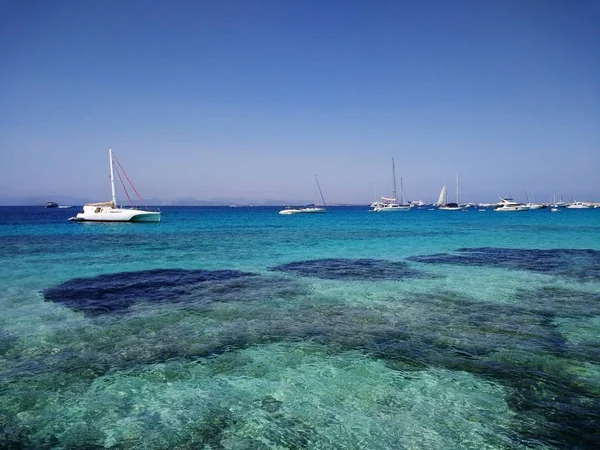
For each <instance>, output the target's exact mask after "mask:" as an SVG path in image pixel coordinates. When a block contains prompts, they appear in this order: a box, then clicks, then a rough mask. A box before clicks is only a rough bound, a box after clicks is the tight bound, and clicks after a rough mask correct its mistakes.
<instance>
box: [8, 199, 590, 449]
mask: <svg viewBox="0 0 600 450" xmlns="http://www.w3.org/2000/svg"><path fill="white" fill-rule="evenodd" d="M77 211H78V209H77V208H72V209H45V208H43V207H0V267H2V269H1V270H0V392H1V396H0V448H6V447H13V448H57V449H58V448H65V449H69V448H119V449H121V448H122V449H129V448H134V449H177V448H180V449H187V448H207V449H304V448H306V449H404V448H406V449H452V448H471V449H513V448H514V449H516V448H549V449H554V448H598V445H599V442H600V434H599V430H600V209H596V210H563V211H561V212H559V213H550V212H549V211H548V210H540V211H529V212H526V213H513V214H506V213H505V214H500V213H495V212H493V211H487V212H479V211H477V210H476V209H474V210H470V211H468V212H450V211H429V210H427V209H421V210H414V211H410V212H408V213H389V214H373V213H368V212H367V208H366V207H338V208H330V209H329V210H328V211H327V213H326V214H315V215H296V216H281V215H278V214H277V212H278V208H269V207H264V208H263V207H256V208H249V207H248V208H241V207H238V208H229V207H223V208H217V207H215V208H201V207H197V208H194V207H190V208H184V207H166V208H163V221H162V222H161V223H159V224H100V223H98V224H92V223H72V222H67V220H66V219H67V218H68V217H70V216H73V215H75V214H76V212H77Z"/></svg>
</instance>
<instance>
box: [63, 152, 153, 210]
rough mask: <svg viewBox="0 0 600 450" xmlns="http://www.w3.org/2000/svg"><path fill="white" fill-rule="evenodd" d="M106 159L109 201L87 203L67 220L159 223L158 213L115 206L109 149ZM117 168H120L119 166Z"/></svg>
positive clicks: (111, 158)
mask: <svg viewBox="0 0 600 450" xmlns="http://www.w3.org/2000/svg"><path fill="white" fill-rule="evenodd" d="M108 159H109V163H110V187H111V191H112V199H111V201H110V202H101V203H87V204H85V205H83V211H82V212H80V213H79V214H77V216H75V217H71V218H70V219H69V220H72V221H75V222H160V215H161V213H160V212H157V211H144V210H141V209H137V208H120V207H119V206H117V196H116V193H115V177H114V163H113V154H112V150H111V149H110V148H109V149H108ZM117 163H118V161H117ZM119 167H121V165H120V164H119ZM121 172H123V174H124V175H125V177H126V178H127V180H128V181H129V177H127V174H125V172H124V171H123V168H122V167H121ZM117 173H118V172H117ZM119 177H120V175H119ZM129 183H130V184H131V181H129ZM131 187H132V188H133V185H131ZM133 190H134V191H135V192H136V194H137V191H136V190H135V188H133ZM128 196H129V195H128ZM138 197H139V194H138ZM140 200H141V198H140Z"/></svg>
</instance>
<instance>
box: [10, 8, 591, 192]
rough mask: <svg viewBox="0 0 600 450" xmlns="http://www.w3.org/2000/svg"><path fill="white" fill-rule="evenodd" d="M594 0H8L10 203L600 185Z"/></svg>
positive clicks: (573, 188)
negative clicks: (114, 179)
mask: <svg viewBox="0 0 600 450" xmlns="http://www.w3.org/2000/svg"><path fill="white" fill-rule="evenodd" d="M599 24H600V1H598V0H497V1H492V0H489V1H482V0H466V1H461V0H456V1H451V0H424V1H421V0H419V1H415V0H411V1H401V0H392V1H366V0H365V1H357V2H354V1H348V0H339V1H326V0H322V1H280V0H273V1H260V0H258V1H247V0H243V1H242V0H240V1H227V0H224V1H200V0H197V1H150V0H147V1H111V0H108V1H106V0H104V1H93V0H90V1H79V0H77V1H67V0H61V1H49V0H46V1H28V0H11V1H6V0H1V1H0V202H1V201H2V198H9V197H24V196H31V195H41V196H47V197H48V200H51V199H52V198H51V196H59V195H68V196H73V197H79V198H83V199H87V200H90V201H100V200H104V199H107V198H109V193H110V191H109V188H108V182H107V173H108V167H107V166H108V163H107V148H108V147H109V146H112V148H113V150H114V152H115V153H116V155H118V156H119V159H120V161H121V163H122V164H123V165H124V167H125V168H126V170H127V171H128V174H129V176H130V177H131V178H132V179H133V181H134V182H135V184H136V187H137V188H138V190H139V191H140V192H141V193H142V195H143V196H145V197H156V198H164V199H176V198H180V197H187V196H190V197H195V198H198V199H205V200H209V199H219V198H223V199H225V198H245V199H248V200H251V201H261V200H266V199H285V200H297V201H310V200H311V199H312V198H313V191H314V182H313V176H314V174H317V175H318V176H319V180H320V182H321V186H322V188H323V193H324V194H325V198H326V200H328V201H330V202H370V201H372V200H373V197H374V194H375V191H377V195H390V194H391V184H392V183H391V178H392V176H391V158H392V157H395V158H396V166H397V167H396V172H397V175H398V179H399V178H400V176H402V177H403V180H404V187H405V192H406V194H407V196H408V198H410V199H423V200H425V201H434V200H435V199H436V198H437V196H438V193H439V190H440V188H441V186H442V185H443V184H444V182H448V184H449V192H450V193H453V192H454V179H455V174H456V173H457V172H459V173H460V178H461V197H462V199H463V200H465V201H468V200H473V201H486V200H490V201H492V200H495V199H496V195H497V194H501V195H508V194H509V193H510V194H512V195H513V196H514V197H516V198H518V199H523V198H524V190H527V191H528V192H529V193H530V195H533V196H535V197H536V199H538V200H550V199H551V197H552V195H553V194H561V193H562V194H563V196H564V197H565V198H571V197H575V198H576V199H582V200H596V201H598V200H600V176H599V172H600V25H599ZM451 197H452V195H451Z"/></svg>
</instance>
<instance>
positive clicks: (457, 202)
mask: <svg viewBox="0 0 600 450" xmlns="http://www.w3.org/2000/svg"><path fill="white" fill-rule="evenodd" d="M456 204H457V205H460V201H459V198H458V174H456Z"/></svg>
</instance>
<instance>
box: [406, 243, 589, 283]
mask: <svg viewBox="0 0 600 450" xmlns="http://www.w3.org/2000/svg"><path fill="white" fill-rule="evenodd" d="M408 260H409V261H413V262H420V263H427V264H458V265H464V266H480V267H499V268H504V269H512V270H528V271H531V272H537V273H544V274H548V275H559V276H566V277H571V278H577V279H580V280H600V251H598V250H591V249H561V248H559V249H546V250H540V249H522V248H497V247H479V248H459V249H458V250H457V251H456V252H455V253H439V254H435V255H422V256H412V257H409V258H408Z"/></svg>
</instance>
